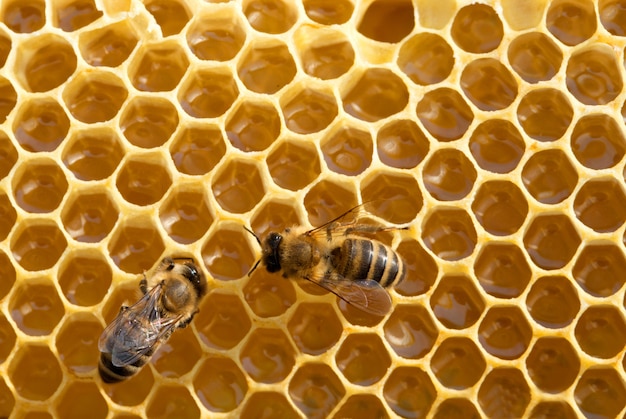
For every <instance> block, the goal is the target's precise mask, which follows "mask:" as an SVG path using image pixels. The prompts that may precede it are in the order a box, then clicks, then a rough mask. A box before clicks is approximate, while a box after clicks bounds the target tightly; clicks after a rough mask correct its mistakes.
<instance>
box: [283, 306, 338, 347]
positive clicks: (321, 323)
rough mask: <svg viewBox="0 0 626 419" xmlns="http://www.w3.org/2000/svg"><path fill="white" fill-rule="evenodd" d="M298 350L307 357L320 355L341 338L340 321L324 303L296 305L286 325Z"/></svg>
mask: <svg viewBox="0 0 626 419" xmlns="http://www.w3.org/2000/svg"><path fill="white" fill-rule="evenodd" d="M287 328H288V329H289V333H290V334H291V338H292V339H293V341H294V343H295V344H296V346H297V347H298V349H299V350H300V351H301V352H303V353H305V354H309V355H320V354H323V353H325V352H327V351H328V350H329V349H330V348H332V347H333V346H334V345H335V344H336V343H337V342H338V341H339V338H340V337H341V333H342V331H343V326H342V324H341V321H340V320H339V318H338V317H337V314H335V311H334V310H332V309H330V306H329V305H328V304H325V303H307V302H303V303H300V304H298V306H297V307H296V310H295V311H294V313H293V314H292V316H291V318H290V319H289V323H287Z"/></svg>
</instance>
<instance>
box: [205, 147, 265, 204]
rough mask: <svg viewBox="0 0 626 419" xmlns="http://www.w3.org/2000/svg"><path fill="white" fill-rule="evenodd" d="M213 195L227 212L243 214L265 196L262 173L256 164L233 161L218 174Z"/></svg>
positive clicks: (213, 184)
mask: <svg viewBox="0 0 626 419" xmlns="http://www.w3.org/2000/svg"><path fill="white" fill-rule="evenodd" d="M211 189H212V190H213V195H214V196H215V199H216V201H217V202H218V203H219V204H220V206H221V207H222V208H223V209H225V210H226V211H229V212H232V213H237V214H243V213H245V212H248V211H250V210H251V209H253V208H254V207H255V206H256V205H257V204H258V203H259V201H261V199H262V198H263V196H265V185H264V182H263V178H262V176H261V172H259V168H258V166H257V165H256V164H255V163H254V162H248V161H245V160H238V159H231V160H229V161H228V162H227V163H226V165H224V166H222V168H221V170H220V171H219V172H218V173H216V175H215V177H214V178H213V181H212V183H211Z"/></svg>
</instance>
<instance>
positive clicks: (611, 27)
mask: <svg viewBox="0 0 626 419" xmlns="http://www.w3.org/2000/svg"><path fill="white" fill-rule="evenodd" d="M598 12H599V13H600V22H601V23H602V26H604V29H606V30H607V31H609V33H611V34H613V35H617V36H625V35H626V16H625V15H624V9H623V8H622V7H621V4H620V2H619V1H617V0H600V2H599V3H598Z"/></svg>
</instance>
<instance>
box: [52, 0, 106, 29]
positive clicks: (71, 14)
mask: <svg viewBox="0 0 626 419" xmlns="http://www.w3.org/2000/svg"><path fill="white" fill-rule="evenodd" d="M53 12H54V15H53V19H54V26H56V27H58V28H61V29H62V30H64V31H65V32H74V31H75V30H78V29H80V28H82V27H85V26H87V25H89V24H90V23H92V22H94V21H96V20H98V19H100V18H101V17H102V15H103V13H102V11H101V10H98V7H97V6H96V4H95V3H94V0H75V1H71V2H68V3H66V4H58V5H57V7H56V8H55V9H54V10H53Z"/></svg>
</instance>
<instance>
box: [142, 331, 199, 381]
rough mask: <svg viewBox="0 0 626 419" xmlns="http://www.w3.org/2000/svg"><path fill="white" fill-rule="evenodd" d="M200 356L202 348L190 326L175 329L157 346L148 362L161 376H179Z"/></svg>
mask: <svg viewBox="0 0 626 419" xmlns="http://www.w3.org/2000/svg"><path fill="white" fill-rule="evenodd" d="M201 357H202V348H201V347H200V343H199V342H198V338H197V337H196V335H195V334H194V331H193V330H192V329H191V327H186V328H184V329H180V330H177V331H176V333H173V334H172V336H171V337H170V338H169V339H168V340H167V341H165V342H163V343H162V344H161V346H159V349H158V350H157V351H156V352H155V353H154V355H153V356H152V358H151V359H150V362H151V363H152V365H153V366H154V369H155V370H156V371H157V372H158V373H159V375H161V376H162V377H167V378H180V377H183V376H184V375H185V374H187V373H189V372H190V371H191V370H192V369H193V368H194V366H195V365H196V363H197V362H198V360H199V359H200V358H201Z"/></svg>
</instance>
